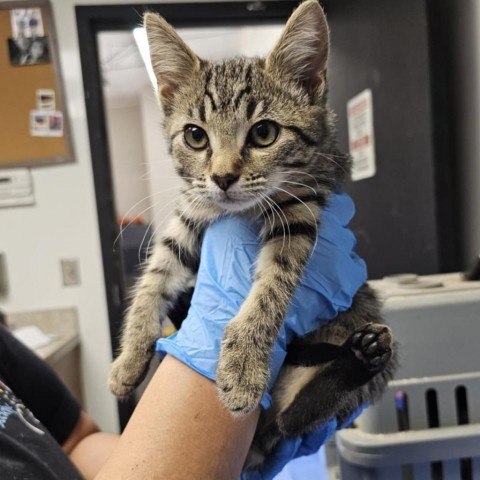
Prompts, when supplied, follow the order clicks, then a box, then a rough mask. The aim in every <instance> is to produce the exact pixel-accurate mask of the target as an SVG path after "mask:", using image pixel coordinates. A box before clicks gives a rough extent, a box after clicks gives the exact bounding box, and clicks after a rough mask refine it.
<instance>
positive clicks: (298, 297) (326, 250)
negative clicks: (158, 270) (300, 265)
mask: <svg viewBox="0 0 480 480" xmlns="http://www.w3.org/2000/svg"><path fill="white" fill-rule="evenodd" d="M353 211H354V208H353V203H352V201H351V199H350V198H349V197H348V196H347V195H345V194H337V195H334V196H333V197H332V198H331V200H330V202H329V204H328V205H327V206H326V208H325V209H324V210H323V212H322V217H321V222H320V228H319V235H318V241H317V243H316V246H315V250H314V251H313V253H312V256H311V258H310V261H309V263H308V264H307V267H306V269H305V272H304V275H303V278H302V280H301V282H300V285H299V287H298V288H297V290H296V292H295V295H294V298H293V300H292V302H291V304H290V307H289V309H288V311H287V315H286V317H285V322H284V324H283V326H282V327H281V329H280V332H279V335H278V338H277V341H276V343H275V345H274V348H273V351H272V353H271V356H270V372H269V374H270V383H269V388H270V387H271V386H272V385H273V383H274V381H275V379H276V377H277V375H278V372H279V370H280V367H281V365H282V363H283V361H284V359H285V355H286V346H287V344H288V343H290V342H291V341H292V340H293V339H294V338H296V337H298V336H302V335H305V334H306V333H308V332H310V331H312V330H315V329H317V328H319V327H320V326H321V324H322V323H323V322H327V321H329V320H331V319H333V318H334V317H335V316H336V315H337V314H338V313H339V312H340V311H344V310H346V309H348V308H349V307H350V305H351V302H352V299H353V297H354V295H355V293H356V292H357V290H358V288H359V287H360V286H361V285H362V284H363V283H364V282H365V280H366V269H365V264H364V262H363V261H362V260H360V259H359V258H358V257H357V256H356V255H355V253H354V252H353V249H354V247H355V238H354V236H353V234H352V233H351V231H350V230H349V229H348V228H346V225H347V224H348V222H349V220H350V219H351V217H352V216H353ZM258 234H259V225H256V224H255V223H254V222H253V221H249V220H247V219H244V218H239V217H238V218H237V217H228V218H224V219H221V220H219V221H217V222H216V223H214V224H213V225H212V226H210V227H209V228H208V229H207V231H206V233H205V236H204V239H203V244H202V252H201V260H200V269H199V272H198V276H197V283H196V286H195V291H194V294H193V297H192V303H191V308H190V310H189V314H188V316H187V318H186V320H185V321H184V322H183V324H182V328H181V329H180V330H179V331H178V332H177V333H176V334H174V335H173V336H171V337H169V338H166V339H160V340H159V341H158V342H157V352H158V353H159V355H160V356H162V357H163V356H164V355H166V354H167V353H168V354H170V355H172V356H174V357H176V358H177V359H179V360H181V361H182V362H184V363H185V364H187V365H189V366H190V367H191V368H193V369H194V370H196V371H197V372H198V373H200V374H202V375H204V376H206V377H207V378H210V379H211V380H215V375H216V370H217V364H218V357H219V352H220V347H221V343H222V339H223V338H224V329H225V327H226V325H227V324H228V323H229V322H230V320H231V319H232V318H234V317H235V316H236V315H237V313H238V311H239V309H240V307H241V305H242V303H243V302H244V300H245V298H246V297H247V295H248V293H249V291H250V288H251V285H252V283H253V274H254V267H255V261H256V258H257V255H258V252H259V249H260V243H259V235H258ZM261 405H262V406H263V407H268V406H269V405H270V397H269V395H268V394H266V395H265V396H264V397H263V399H262V402H261Z"/></svg>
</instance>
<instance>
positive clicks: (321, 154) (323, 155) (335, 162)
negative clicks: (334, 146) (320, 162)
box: [314, 152, 348, 173]
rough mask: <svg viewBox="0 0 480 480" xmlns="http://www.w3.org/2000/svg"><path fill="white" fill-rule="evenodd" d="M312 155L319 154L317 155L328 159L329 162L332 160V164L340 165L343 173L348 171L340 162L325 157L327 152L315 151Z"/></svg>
mask: <svg viewBox="0 0 480 480" xmlns="http://www.w3.org/2000/svg"><path fill="white" fill-rule="evenodd" d="M314 155H316V156H319V157H323V158H324V159H325V160H328V161H329V162H332V163H333V164H335V165H337V167H340V169H341V170H343V171H344V172H345V173H348V171H347V169H346V168H345V167H344V166H343V165H340V163H338V162H337V161H336V160H334V159H333V158H329V157H327V154H325V153H322V152H317V153H315V154H314Z"/></svg>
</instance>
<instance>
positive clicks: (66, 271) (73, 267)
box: [60, 258, 80, 286]
mask: <svg viewBox="0 0 480 480" xmlns="http://www.w3.org/2000/svg"><path fill="white" fill-rule="evenodd" d="M60 263H61V265H62V277H63V284H64V285H65V286H70V285H80V265H79V263H78V258H62V259H61V260H60Z"/></svg>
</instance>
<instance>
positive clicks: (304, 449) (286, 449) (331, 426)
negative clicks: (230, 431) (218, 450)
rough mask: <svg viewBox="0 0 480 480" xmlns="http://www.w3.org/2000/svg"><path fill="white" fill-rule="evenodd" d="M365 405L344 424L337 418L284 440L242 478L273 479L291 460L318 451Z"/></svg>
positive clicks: (361, 409)
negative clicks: (255, 468)
mask: <svg viewBox="0 0 480 480" xmlns="http://www.w3.org/2000/svg"><path fill="white" fill-rule="evenodd" d="M364 408H365V406H363V407H361V408H359V409H358V410H357V411H356V412H355V413H354V414H353V415H352V416H351V417H350V418H349V419H348V420H346V421H345V422H344V423H343V424H341V425H337V422H336V420H335V419H332V420H330V421H329V422H327V423H325V424H323V425H321V426H320V427H318V428H317V429H316V430H314V431H313V432H311V433H309V434H308V435H305V436H303V437H301V438H292V439H288V440H284V441H283V442H281V443H280V444H279V445H278V447H277V448H276V449H275V450H274V451H273V453H272V455H271V456H270V457H269V458H267V459H266V460H265V462H264V463H263V464H262V465H261V467H260V468H259V469H258V470H253V471H250V472H247V473H243V474H242V475H241V477H240V478H241V480H272V479H273V478H274V477H275V476H276V475H278V474H279V473H280V472H281V471H282V470H283V468H284V467H285V465H286V464H287V463H288V462H290V461H291V460H293V459H295V458H299V457H303V456H307V455H313V454H314V453H316V452H318V450H319V449H320V447H321V446H322V445H324V444H325V442H327V441H328V440H329V439H330V438H331V437H332V436H333V434H334V433H335V432H336V431H337V430H340V429H342V428H346V427H348V426H349V425H350V424H351V423H352V422H353V421H354V420H355V419H356V418H357V417H358V416H359V415H360V413H362V411H363V409H364Z"/></svg>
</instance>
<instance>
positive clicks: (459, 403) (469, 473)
mask: <svg viewBox="0 0 480 480" xmlns="http://www.w3.org/2000/svg"><path fill="white" fill-rule="evenodd" d="M455 405H456V407H457V423H458V424H459V425H468V424H469V423H470V420H469V415H468V399H467V389H466V388H465V386H463V385H459V386H458V387H457V388H456V389H455ZM460 472H461V478H462V480H473V466H472V459H471V458H462V459H460Z"/></svg>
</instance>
